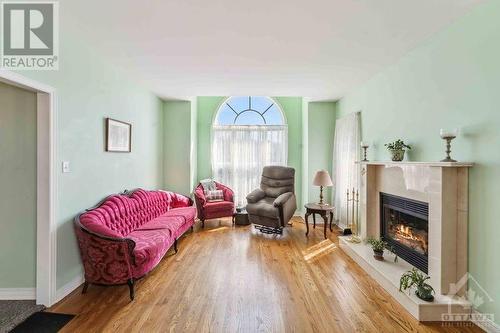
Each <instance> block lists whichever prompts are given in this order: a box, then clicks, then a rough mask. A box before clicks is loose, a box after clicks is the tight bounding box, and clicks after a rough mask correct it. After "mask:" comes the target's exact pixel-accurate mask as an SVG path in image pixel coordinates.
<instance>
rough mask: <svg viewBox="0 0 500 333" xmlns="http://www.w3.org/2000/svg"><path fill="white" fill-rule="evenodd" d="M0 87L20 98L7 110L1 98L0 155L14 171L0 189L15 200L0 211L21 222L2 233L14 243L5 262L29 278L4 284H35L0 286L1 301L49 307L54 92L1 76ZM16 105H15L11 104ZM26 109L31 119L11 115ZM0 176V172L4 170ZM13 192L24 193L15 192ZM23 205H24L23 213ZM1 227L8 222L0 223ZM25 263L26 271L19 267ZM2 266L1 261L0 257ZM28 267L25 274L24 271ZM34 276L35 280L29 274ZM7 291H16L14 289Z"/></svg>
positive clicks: (6, 73) (9, 74)
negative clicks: (30, 301) (29, 301)
mask: <svg viewBox="0 0 500 333" xmlns="http://www.w3.org/2000/svg"><path fill="white" fill-rule="evenodd" d="M0 85H2V86H1V87H0V88H4V89H5V90H6V93H7V94H8V95H16V96H17V95H19V96H18V97H22V98H20V99H15V98H14V99H13V102H12V105H10V106H9V110H7V108H6V107H5V106H4V100H5V98H6V96H3V97H4V98H2V109H4V110H7V112H6V114H8V118H9V124H7V125H6V126H1V127H2V132H4V134H2V140H4V139H5V140H6V142H3V143H2V149H4V150H5V152H8V154H6V155H8V156H9V158H10V159H16V161H15V163H14V167H12V166H11V167H8V168H7V169H5V171H6V173H8V174H7V176H2V184H3V183H4V182H7V184H8V185H6V186H3V188H2V191H3V192H4V193H9V192H10V193H12V196H13V197H14V199H13V200H14V201H12V199H11V198H9V197H8V194H7V196H6V198H9V202H11V201H12V202H11V203H9V205H8V207H3V206H2V211H3V210H4V209H7V210H9V213H10V214H11V215H13V216H10V217H8V219H9V220H10V223H12V222H16V221H17V220H19V221H24V222H23V223H24V224H23V225H22V226H15V227H12V226H9V230H7V229H6V230H7V232H10V234H11V235H12V238H15V239H10V240H9V241H8V243H9V244H10V243H12V244H13V247H14V250H13V252H12V253H10V252H9V257H14V258H9V260H10V259H14V263H15V265H17V266H24V267H23V268H22V269H21V270H23V269H27V271H26V272H25V273H26V275H28V276H27V277H23V276H22V275H23V272H22V271H18V268H16V267H14V266H13V267H14V268H12V269H13V270H14V271H13V272H12V274H10V275H7V276H6V277H5V278H6V281H10V280H12V279H16V277H17V279H19V280H22V279H24V278H26V279H27V280H29V279H31V281H30V283H29V285H33V282H34V288H2V286H0V299H19V298H23V299H36V303H37V304H42V305H45V306H50V305H52V304H53V303H54V302H55V298H56V297H55V296H56V284H55V282H56V237H55V236H56V228H55V219H54V216H55V215H54V207H55V195H54V188H55V172H54V156H55V135H54V132H55V126H54V125H55V107H54V100H55V91H54V89H53V88H52V87H50V86H47V85H45V84H42V83H39V82H36V81H33V80H31V79H29V78H26V77H24V76H22V75H20V74H17V73H14V72H10V71H0ZM16 100H17V101H18V102H15V101H16ZM24 103H26V105H24ZM30 108H31V111H32V114H31V115H28V113H29V112H25V113H24V114H22V115H21V114H16V113H14V111H15V110H24V111H26V110H29V109H30ZM2 111H3V110H2ZM27 123H30V124H27ZM3 127H5V129H4V128H3ZM12 127H14V129H18V130H19V131H21V130H23V129H24V130H28V129H29V130H30V131H31V136H30V135H25V136H23V135H22V134H21V133H16V130H13V128H12ZM4 136H5V138H4ZM11 141H13V142H11ZM22 150H25V151H22ZM16 156H17V157H16ZM3 160H4V158H3V157H2V161H3ZM2 163H4V162H2ZM2 172H4V170H3V169H2ZM9 175H11V176H9ZM3 178H5V180H4V179H3ZM18 187H26V188H25V189H18ZM2 198H3V197H2ZM3 199H5V198H3ZM5 200H6V201H7V199H5ZM23 204H24V205H26V209H24V207H23ZM30 221H31V226H30ZM33 222H34V224H35V225H34V226H33ZM3 223H8V222H6V221H5V219H4V218H3V217H2V224H3ZM2 229H3V227H2ZM15 233H18V234H19V235H20V234H22V235H24V236H26V237H27V238H30V239H31V240H29V241H27V242H30V243H31V244H22V243H23V240H22V239H19V238H20V237H16V236H15V235H16V234H15ZM12 244H11V245H12ZM35 244H36V245H35ZM20 245H21V246H20ZM22 245H25V247H22ZM33 250H35V253H33ZM25 260H26V261H27V263H26V264H27V265H24V264H25V263H24V262H23V261H25ZM2 261H4V259H3V257H2ZM10 264H11V263H9V265H10ZM33 265H34V267H33ZM28 266H30V268H27V267H28ZM9 267H10V266H9ZM3 270H4V269H2V271H3ZM33 272H34V273H35V274H34V276H33V274H31V273H33ZM33 279H34V281H33ZM17 282H19V286H22V285H23V284H26V281H24V280H23V281H22V283H23V284H21V281H16V283H17ZM12 285H13V286H14V287H15V286H16V284H15V283H14V284H12Z"/></svg>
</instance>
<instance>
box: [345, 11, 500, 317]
mask: <svg viewBox="0 0 500 333" xmlns="http://www.w3.org/2000/svg"><path fill="white" fill-rule="evenodd" d="M499 17H500V2H499V1H490V2H488V3H486V4H484V5H480V6H479V7H477V8H476V9H475V10H473V11H472V12H471V13H469V14H468V15H466V16H464V17H463V18H461V19H459V20H458V21H456V22H455V23H454V24H452V25H451V26H450V27H449V28H447V29H445V30H443V31H442V32H440V33H439V34H437V35H435V36H434V37H432V38H431V39H430V40H428V41H427V42H426V43H425V44H424V45H423V46H421V47H419V48H417V49H415V50H413V51H412V52H410V53H409V54H408V55H406V56H405V57H403V58H402V59H401V60H400V61H399V62H398V63H396V64H395V65H393V66H391V67H389V68H387V69H386V70H384V71H383V72H381V73H379V74H378V75H376V76H375V77H374V78H372V79H371V80H370V81H368V82H367V83H366V84H364V85H363V86H361V87H360V88H358V89H357V90H356V91H354V92H353V93H351V94H350V95H348V96H346V97H345V98H343V99H342V100H341V101H340V103H339V110H338V111H339V116H342V115H345V114H346V113H348V112H355V111H359V110H361V111H362V131H363V139H364V140H370V141H372V142H374V143H375V144H376V146H375V147H374V148H372V149H370V153H369V158H370V159H379V160H387V159H388V154H387V152H386V151H385V150H384V147H383V143H385V142H388V141H389V140H392V139H394V138H398V137H401V138H404V139H405V140H408V142H409V143H411V144H412V146H413V147H415V149H412V151H411V154H410V156H409V157H410V159H411V160H415V161H424V160H430V161H436V160H439V159H441V158H443V157H444V144H443V142H442V140H441V139H440V138H439V129H440V128H442V127H443V128H454V127H459V128H461V131H462V133H461V135H460V136H459V137H458V138H457V139H456V140H454V141H453V144H452V156H453V157H455V158H456V159H458V160H460V161H472V162H475V163H477V165H476V166H474V167H473V168H472V169H471V170H470V183H469V197H470V199H469V200H470V212H469V256H470V257H469V258H470V259H469V271H470V273H471V274H472V275H473V276H474V278H475V279H476V280H477V281H478V282H479V284H480V285H481V286H482V287H483V288H485V289H486V291H487V292H488V293H489V295H490V296H491V297H492V298H493V299H494V302H485V303H484V304H482V305H481V306H480V307H479V310H480V311H481V312H483V313H494V314H495V318H496V322H497V323H500V283H499V282H500V265H499V259H498V254H499V253H500V241H499V238H500V228H499V223H498V208H497V207H498V200H499V198H500V153H499V150H498V145H499V143H500V112H499V106H498V105H499V104H498V91H499V87H500V43H498V41H499V40H500V19H499Z"/></svg>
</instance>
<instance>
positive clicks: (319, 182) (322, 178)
mask: <svg viewBox="0 0 500 333" xmlns="http://www.w3.org/2000/svg"><path fill="white" fill-rule="evenodd" d="M313 185H314V186H319V202H318V204H319V205H325V203H324V202H323V186H333V182H332V179H331V178H330V174H329V173H328V171H326V170H319V171H316V174H315V175H314V179H313Z"/></svg>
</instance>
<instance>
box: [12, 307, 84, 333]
mask: <svg viewBox="0 0 500 333" xmlns="http://www.w3.org/2000/svg"><path fill="white" fill-rule="evenodd" d="M74 317H75V316H74V315H70V314H62V313H51V312H36V313H34V314H32V315H31V316H29V317H28V318H27V319H26V320H25V321H23V322H22V323H20V324H19V325H17V326H16V327H15V328H14V329H13V330H12V331H11V332H12V333H24V332H30V333H31V332H36V333H55V332H58V331H59V330H60V329H61V328H63V327H64V325H66V324H67V323H69V321H70V320H71V319H73V318H74Z"/></svg>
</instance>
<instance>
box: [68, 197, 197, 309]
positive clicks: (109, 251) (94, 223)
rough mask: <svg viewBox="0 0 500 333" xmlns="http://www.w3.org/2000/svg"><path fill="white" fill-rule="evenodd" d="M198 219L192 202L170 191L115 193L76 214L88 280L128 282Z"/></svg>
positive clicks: (155, 262) (156, 260) (148, 267)
mask: <svg viewBox="0 0 500 333" xmlns="http://www.w3.org/2000/svg"><path fill="white" fill-rule="evenodd" d="M195 218H196V208H195V207H194V206H193V201H192V200H191V199H190V198H188V197H186V196H183V195H181V194H177V193H173V192H167V191H145V190H142V189H137V190H134V191H132V192H125V193H123V194H115V195H111V196H109V197H107V198H106V199H104V200H103V201H101V202H100V203H99V204H98V205H97V206H95V207H94V208H91V209H87V210H86V211H84V212H82V213H80V214H79V215H78V216H77V217H76V218H75V231H76V236H77V240H78V245H79V247H80V254H81V258H82V262H83V267H84V270H85V284H84V287H83V293H85V292H86V291H87V288H88V286H89V284H98V285H120V284H128V286H129V289H130V299H131V300H133V299H134V282H135V281H136V280H137V279H139V278H141V277H143V276H144V275H146V274H147V273H148V272H149V271H151V270H152V269H153V268H154V267H156V265H158V263H159V262H160V260H161V259H162V258H163V256H164V255H165V253H166V252H167V251H168V249H169V248H170V247H171V246H172V245H173V246H174V249H175V252H177V239H178V238H179V237H180V236H181V235H182V234H184V233H185V232H186V231H187V230H188V229H189V228H192V226H193V224H194V220H195Z"/></svg>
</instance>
